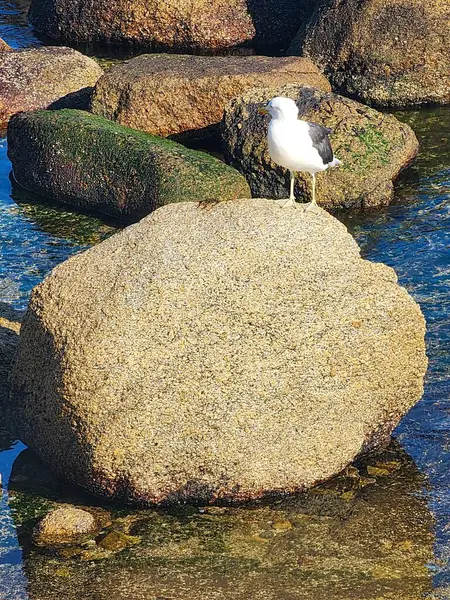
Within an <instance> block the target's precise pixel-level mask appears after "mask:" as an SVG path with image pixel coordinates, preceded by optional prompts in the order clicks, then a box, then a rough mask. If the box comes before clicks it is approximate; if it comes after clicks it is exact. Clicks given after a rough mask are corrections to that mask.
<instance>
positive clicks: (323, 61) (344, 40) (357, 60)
mask: <svg viewBox="0 0 450 600" xmlns="http://www.w3.org/2000/svg"><path fill="white" fill-rule="evenodd" d="M449 23H450V3H449V2H441V1H440V0H431V2H423V1H422V0H366V1H365V2H360V0H348V1H346V2H342V1H341V0H327V2H325V3H323V4H322V5H321V6H320V8H319V9H317V11H316V12H315V14H314V16H313V17H312V18H311V19H310V20H309V21H308V23H307V25H306V26H305V27H302V28H301V29H300V31H299V33H298V35H297V36H296V38H295V39H294V41H293V42H292V44H291V46H290V48H289V52H290V53H291V54H302V55H304V56H307V57H309V58H311V60H312V61H313V62H314V63H315V64H317V65H318V66H319V67H320V68H322V69H323V70H324V71H325V73H326V74H327V75H328V76H329V77H330V80H331V82H332V84H333V86H334V87H335V89H337V90H338V91H340V92H342V93H345V94H346V95H351V96H353V97H356V98H358V99H360V100H361V101H362V102H366V103H371V104H373V105H376V106H382V107H405V106H416V105H420V104H425V103H433V104H435V103H443V104H444V103H449V102H450V77H449V73H450V35H449V33H450V31H449Z"/></svg>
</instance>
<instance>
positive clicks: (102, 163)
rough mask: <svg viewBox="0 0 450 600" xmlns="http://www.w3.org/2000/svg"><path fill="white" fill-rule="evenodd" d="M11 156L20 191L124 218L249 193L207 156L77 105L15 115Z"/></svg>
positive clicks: (231, 173) (236, 177)
mask: <svg viewBox="0 0 450 600" xmlns="http://www.w3.org/2000/svg"><path fill="white" fill-rule="evenodd" d="M8 156H9V157H10V159H11V162H12V165H13V170H14V177H15V179H16V180H17V182H18V183H20V184H21V185H23V186H24V187H25V188H27V189H29V190H33V191H34V192H37V193H39V194H41V195H44V196H47V197H50V198H53V199H55V200H58V201H61V202H66V203H68V204H72V205H74V206H80V207H83V208H89V209H94V210H98V211H101V212H104V213H106V214H109V215H113V216H116V217H120V218H122V219H125V220H128V221H137V220H139V219H140V218H142V217H143V216H145V215H147V214H148V213H149V212H151V211H152V210H154V209H155V208H157V207H158V206H162V205H163V204H168V203H170V202H180V201H181V200H186V199H189V200H191V201H207V202H208V201H218V200H231V199H234V198H239V197H240V196H242V195H243V194H244V195H245V194H248V193H249V188H248V185H247V183H246V182H245V179H244V178H243V177H242V175H240V174H239V173H238V172H237V171H235V170H234V169H232V168H231V167H228V166H227V165H225V164H224V163H223V162H221V161H219V160H218V159H217V158H214V157H212V156H210V155H209V154H206V153H203V152H197V151H195V150H188V149H187V148H185V147H184V146H180V145H179V144H177V143H176V142H171V141H169V140H164V139H161V138H157V137H155V136H151V135H147V134H144V133H140V132H137V131H133V130H131V129H128V128H125V127H121V126H120V125H116V124H115V123H112V122H111V121H107V120H106V119H103V118H102V117H96V116H93V115H91V114H89V113H86V112H83V111H77V110H61V111H41V112H35V113H25V114H20V115H16V116H15V117H14V118H12V119H11V121H10V123H9V127H8Z"/></svg>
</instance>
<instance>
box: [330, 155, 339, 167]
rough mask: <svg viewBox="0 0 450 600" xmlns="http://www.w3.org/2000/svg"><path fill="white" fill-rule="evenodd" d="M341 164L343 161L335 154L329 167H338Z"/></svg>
mask: <svg viewBox="0 0 450 600" xmlns="http://www.w3.org/2000/svg"><path fill="white" fill-rule="evenodd" d="M339 165H342V161H341V160H339V159H338V158H336V157H335V156H333V160H332V161H331V162H330V164H329V165H328V166H329V167H338V166H339Z"/></svg>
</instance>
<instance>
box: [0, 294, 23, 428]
mask: <svg viewBox="0 0 450 600" xmlns="http://www.w3.org/2000/svg"><path fill="white" fill-rule="evenodd" d="M22 317H23V315H22V313H21V312H19V311H17V310H14V309H13V308H11V307H10V306H9V305H8V304H6V303H4V302H0V407H1V409H2V412H3V409H4V407H5V402H6V401H7V400H8V398H9V381H8V380H9V375H10V372H11V364H12V361H13V358H14V354H15V352H16V349H17V345H18V343H19V332H20V322H21V320H22ZM2 427H3V424H2Z"/></svg>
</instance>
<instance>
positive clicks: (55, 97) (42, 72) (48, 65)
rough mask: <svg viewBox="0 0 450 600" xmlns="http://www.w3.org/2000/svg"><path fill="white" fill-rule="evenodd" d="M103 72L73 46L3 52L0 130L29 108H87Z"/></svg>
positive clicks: (0, 87) (1, 54)
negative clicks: (72, 47) (12, 117)
mask: <svg viewBox="0 0 450 600" xmlns="http://www.w3.org/2000/svg"><path fill="white" fill-rule="evenodd" d="M102 73H103V70H102V69H101V68H100V67H99V65H98V64H97V63H96V62H95V61H94V60H92V58H88V57H87V56H83V54H80V52H77V51H75V50H72V49H71V48H62V47H61V48H57V47H47V48H33V49H28V50H16V51H14V52H1V53H0V130H1V129H4V128H5V127H6V124H7V122H8V119H9V118H10V117H11V115H13V114H15V113H17V112H20V111H26V110H35V109H38V108H48V107H49V106H52V107H53V106H55V107H59V108H63V107H70V108H85V107H87V106H88V105H89V99H90V94H91V92H92V88H93V86H94V84H95V82H96V81H97V79H98V78H99V77H100V75H101V74H102Z"/></svg>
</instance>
